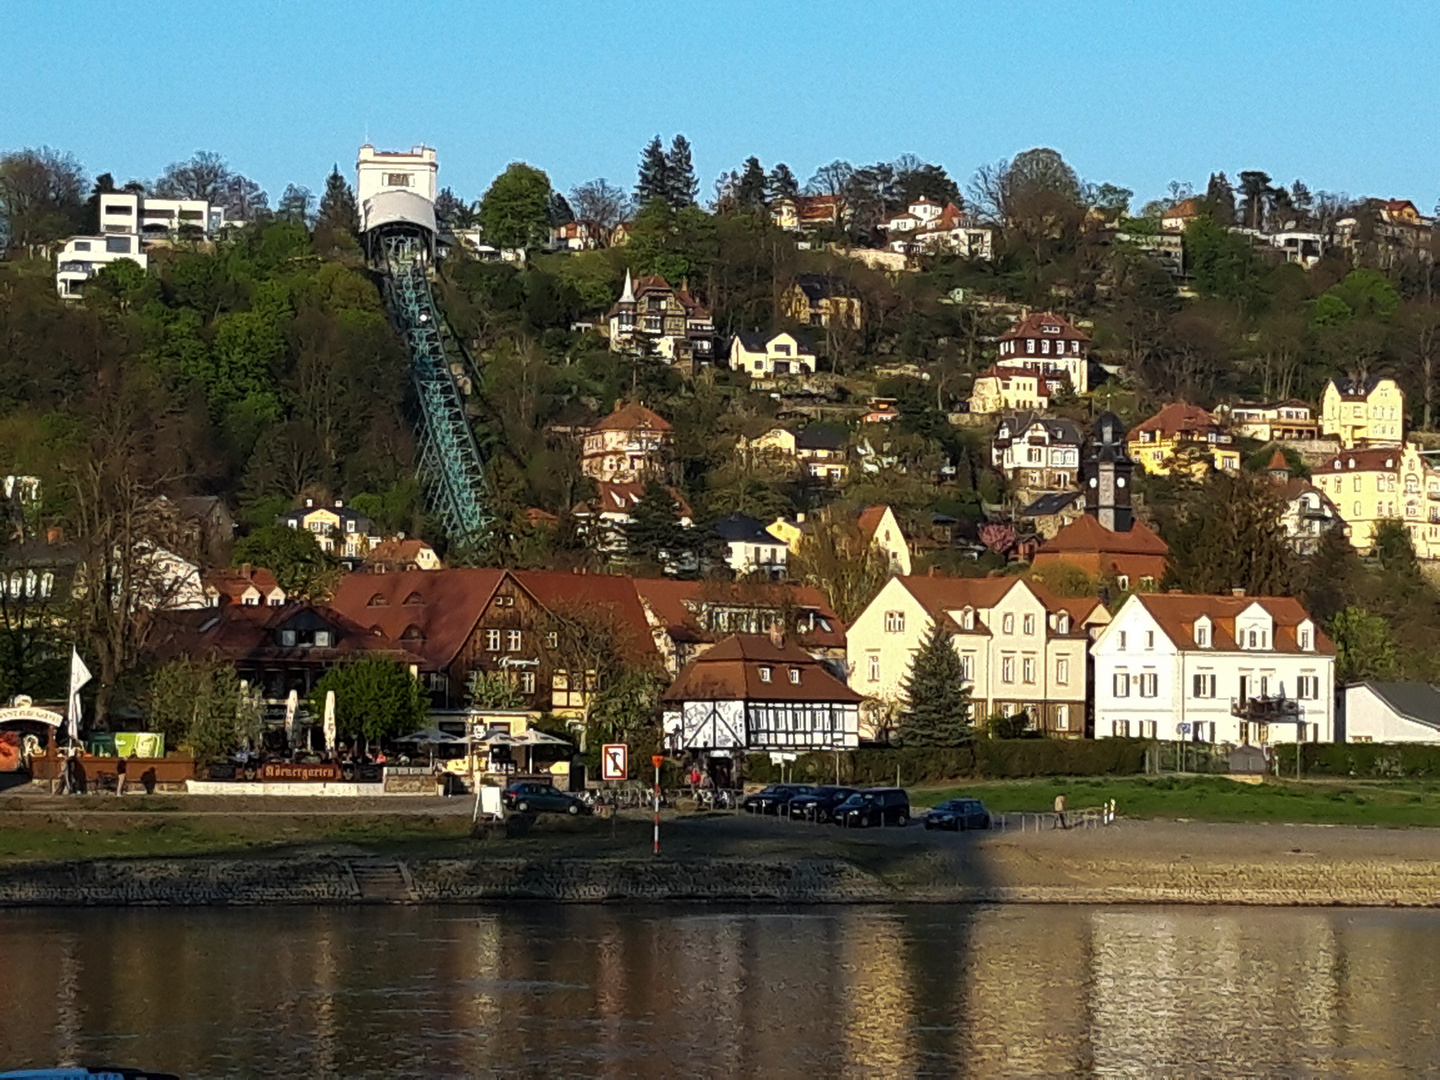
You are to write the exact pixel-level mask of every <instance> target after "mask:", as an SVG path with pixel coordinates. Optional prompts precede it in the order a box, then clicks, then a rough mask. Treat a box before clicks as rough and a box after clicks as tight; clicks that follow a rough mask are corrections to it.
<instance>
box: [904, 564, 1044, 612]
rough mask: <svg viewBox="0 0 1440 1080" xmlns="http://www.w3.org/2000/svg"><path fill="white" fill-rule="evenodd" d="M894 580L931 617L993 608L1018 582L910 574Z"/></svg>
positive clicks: (1013, 578)
mask: <svg viewBox="0 0 1440 1080" xmlns="http://www.w3.org/2000/svg"><path fill="white" fill-rule="evenodd" d="M895 580H897V581H899V582H900V584H901V585H903V586H904V587H905V590H906V591H907V592H908V593H910V595H911V596H913V597H915V599H916V600H918V601H919V602H920V606H921V607H923V608H924V609H925V610H926V611H928V612H929V613H930V617H931V618H933V619H941V618H944V617H945V615H946V614H947V613H949V612H951V611H959V610H960V609H961V608H966V607H973V608H976V609H977V610H978V609H981V608H993V607H994V606H995V605H996V604H998V603H999V602H1000V601H1001V600H1003V599H1004V598H1005V594H1006V593H1008V592H1009V591H1010V590H1011V589H1013V588H1015V587H1016V586H1017V585H1020V584H1021V579H1020V578H1018V577H979V578H952V577H941V576H939V575H935V576H933V577H932V576H930V575H923V576H922V575H918V574H912V575H911V576H909V577H905V576H902V575H896V578H895Z"/></svg>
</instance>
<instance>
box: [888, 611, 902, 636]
mask: <svg viewBox="0 0 1440 1080" xmlns="http://www.w3.org/2000/svg"><path fill="white" fill-rule="evenodd" d="M885 632H886V633H887V634H903V633H904V632H905V613H904V612H903V611H887V612H885Z"/></svg>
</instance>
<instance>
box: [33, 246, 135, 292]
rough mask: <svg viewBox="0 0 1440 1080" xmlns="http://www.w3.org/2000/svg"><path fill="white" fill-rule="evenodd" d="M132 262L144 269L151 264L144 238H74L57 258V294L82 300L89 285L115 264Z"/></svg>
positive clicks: (61, 250)
mask: <svg viewBox="0 0 1440 1080" xmlns="http://www.w3.org/2000/svg"><path fill="white" fill-rule="evenodd" d="M122 259H129V260H130V261H131V262H133V263H135V264H136V265H138V266H139V267H140V269H142V270H144V269H145V268H146V267H147V266H148V265H149V262H150V260H149V257H148V256H146V254H145V251H144V249H143V248H142V246H141V243H140V237H138V236H134V235H125V236H72V237H71V238H70V239H69V240H66V241H65V246H64V247H63V248H61V249H60V254H59V255H58V256H57V257H56V259H55V291H56V292H58V293H59V294H60V298H61V299H62V300H78V299H79V298H80V297H81V296H83V295H84V292H85V283H86V282H88V281H89V280H90V279H91V278H93V277H94V276H95V275H96V274H98V273H99V272H100V271H101V270H102V269H104V268H105V267H106V266H109V265H110V264H111V263H115V262H120V261H121V260H122Z"/></svg>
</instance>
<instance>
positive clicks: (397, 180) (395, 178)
mask: <svg viewBox="0 0 1440 1080" xmlns="http://www.w3.org/2000/svg"><path fill="white" fill-rule="evenodd" d="M385 186H386V187H409V186H410V174H409V173H403V172H392V173H386V174H385Z"/></svg>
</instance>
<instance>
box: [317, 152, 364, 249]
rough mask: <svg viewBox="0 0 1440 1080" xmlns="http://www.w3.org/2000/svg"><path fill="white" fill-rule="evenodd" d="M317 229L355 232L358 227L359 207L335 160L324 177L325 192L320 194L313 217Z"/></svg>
mask: <svg viewBox="0 0 1440 1080" xmlns="http://www.w3.org/2000/svg"><path fill="white" fill-rule="evenodd" d="M315 227H316V228H317V229H340V230H344V231H346V232H352V233H353V232H355V231H356V230H358V229H359V228H360V209H359V207H358V206H356V204H355V192H354V191H353V190H351V188H350V185H349V184H348V183H346V181H345V177H343V176H341V175H340V165H339V163H338V162H337V163H336V165H335V166H334V168H332V169H331V171H330V175H329V176H328V177H326V179H325V194H324V195H322V196H320V210H319V213H318V214H317V215H316V218H315Z"/></svg>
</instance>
